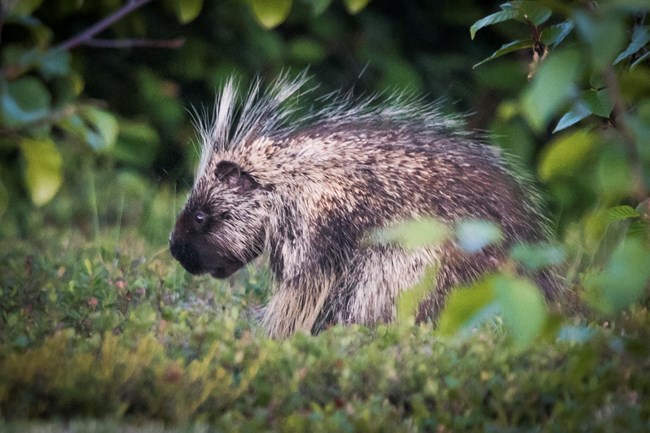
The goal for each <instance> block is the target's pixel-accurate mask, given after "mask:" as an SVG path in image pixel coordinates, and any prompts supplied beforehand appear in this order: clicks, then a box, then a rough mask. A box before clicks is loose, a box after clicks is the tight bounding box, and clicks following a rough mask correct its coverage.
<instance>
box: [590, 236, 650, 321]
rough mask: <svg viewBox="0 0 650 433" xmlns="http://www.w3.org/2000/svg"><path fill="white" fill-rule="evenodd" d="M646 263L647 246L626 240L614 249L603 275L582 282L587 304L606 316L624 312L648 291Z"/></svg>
mask: <svg viewBox="0 0 650 433" xmlns="http://www.w3.org/2000/svg"><path fill="white" fill-rule="evenodd" d="M648 263H650V251H649V250H648V248H647V245H646V244H645V243H644V242H643V241H641V240H638V239H635V238H629V239H626V240H625V241H624V242H623V243H622V244H621V245H619V246H618V247H617V248H616V250H615V251H614V253H613V254H612V256H611V257H610V259H609V261H608V263H607V265H606V266H605V268H604V269H603V270H602V272H600V273H597V274H589V275H588V276H587V277H586V278H585V281H584V284H585V287H586V288H587V293H586V298H587V301H588V302H589V303H590V304H591V305H592V306H593V307H595V308H597V309H598V310H600V311H602V312H603V313H606V314H613V313H615V312H617V311H619V310H622V309H624V308H627V307H628V306H629V305H630V304H631V303H633V302H634V301H636V300H637V299H638V298H639V297H640V296H641V295H642V294H643V292H644V291H645V289H646V288H647V284H648V280H650V266H648Z"/></svg>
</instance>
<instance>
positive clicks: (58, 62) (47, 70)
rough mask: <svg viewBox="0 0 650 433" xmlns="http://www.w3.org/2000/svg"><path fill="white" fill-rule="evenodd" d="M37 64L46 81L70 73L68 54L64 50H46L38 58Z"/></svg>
mask: <svg viewBox="0 0 650 433" xmlns="http://www.w3.org/2000/svg"><path fill="white" fill-rule="evenodd" d="M38 64H39V66H40V70H41V73H42V74H43V77H44V78H46V79H50V78H53V77H60V76H63V75H66V74H68V73H69V72H70V53H69V52H68V51H65V50H47V51H45V52H44V53H42V54H41V55H40V56H39V59H38Z"/></svg>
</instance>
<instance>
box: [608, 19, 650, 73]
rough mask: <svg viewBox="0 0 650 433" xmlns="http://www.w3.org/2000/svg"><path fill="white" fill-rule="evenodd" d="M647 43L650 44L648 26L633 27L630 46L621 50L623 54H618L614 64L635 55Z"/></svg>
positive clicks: (649, 29)
mask: <svg viewBox="0 0 650 433" xmlns="http://www.w3.org/2000/svg"><path fill="white" fill-rule="evenodd" d="M648 42H650V28H649V27H648V26H637V27H635V28H634V31H633V32H632V40H631V42H630V45H628V46H627V48H625V50H623V52H622V53H621V54H619V55H618V57H616V59H615V60H614V64H617V63H619V62H621V61H622V60H625V59H627V58H628V57H631V56H632V55H634V54H636V53H637V52H638V51H639V50H640V49H641V48H643V47H644V46H645V44H647V43H648Z"/></svg>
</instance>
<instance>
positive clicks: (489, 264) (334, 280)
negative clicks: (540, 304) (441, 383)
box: [170, 76, 560, 338]
mask: <svg viewBox="0 0 650 433" xmlns="http://www.w3.org/2000/svg"><path fill="white" fill-rule="evenodd" d="M305 86H306V79H305V78H304V76H302V77H299V78H297V79H293V80H292V79H288V78H286V77H285V78H281V79H279V80H278V81H276V82H275V83H274V84H273V85H272V86H271V87H270V88H269V90H268V91H266V92H262V91H261V90H260V86H259V83H256V84H254V85H253V86H252V87H251V88H250V89H249V92H248V94H246V95H244V97H243V98H241V101H240V100H239V98H240V96H239V95H238V91H237V86H236V85H235V84H234V81H233V80H231V81H229V82H228V83H227V84H226V86H225V87H224V89H223V91H222V92H221V94H220V96H219V98H218V100H217V105H216V107H215V115H214V119H213V120H212V121H211V122H210V123H202V124H201V125H199V129H200V133H201V139H202V153H201V159H200V163H199V168H198V170H197V174H196V178H195V183H194V186H193V188H192V191H191V193H190V195H189V198H188V200H187V203H186V205H185V207H184V209H183V210H182V211H181V213H180V215H179V217H178V220H177V222H176V226H175V228H174V230H173V232H172V234H171V236H170V247H171V252H172V255H173V256H174V257H175V258H176V259H177V260H179V261H180V263H181V264H182V265H183V267H184V268H185V269H186V270H188V271H189V272H191V273H194V274H202V273H210V274H211V275H212V276H214V277H216V278H225V277H228V276H230V275H231V274H233V273H234V272H235V271H237V270H238V269H240V268H241V267H243V266H244V265H245V264H246V263H249V262H250V261H252V260H254V259H255V258H256V257H258V256H260V255H262V254H264V253H265V255H268V261H269V267H270V270H271V273H272V277H273V287H272V294H271V298H270V301H269V303H268V305H267V306H266V307H265V308H264V310H263V313H262V315H263V317H262V322H263V324H264V326H265V327H266V328H267V330H268V332H269V334H270V335H271V336H273V337H277V338H283V337H287V336H289V335H291V334H292V333H294V332H295V331H298V330H302V331H307V332H313V333H316V332H318V331H320V330H321V329H322V328H323V327H326V326H330V325H332V324H348V323H362V324H374V323H380V322H389V321H391V320H393V319H394V318H395V312H396V300H397V298H398V296H399V294H400V293H402V292H403V291H404V290H406V289H408V288H410V287H412V286H414V285H415V284H417V283H418V282H419V281H420V280H421V278H422V276H423V275H424V273H425V271H426V269H427V268H428V267H429V266H430V265H435V266H437V268H438V272H437V275H436V284H435V287H432V289H431V292H430V293H429V295H428V296H427V297H426V298H425V300H424V301H423V302H422V304H421V305H420V308H419V312H418V318H419V319H424V318H427V317H434V318H435V315H436V314H437V312H438V311H439V310H440V307H441V305H442V304H443V302H444V299H445V296H446V294H447V292H448V291H449V289H450V288H452V287H454V286H456V285H459V284H463V283H468V282H471V281H472V280H474V279H476V278H477V277H479V276H480V275H481V274H483V273H485V272H486V271H490V270H494V269H496V268H497V267H499V266H500V265H501V264H502V263H503V262H504V260H505V258H506V255H507V251H508V248H509V247H510V246H512V245H513V244H514V243H517V242H536V241H542V240H545V239H547V237H548V232H547V229H546V224H545V221H544V218H543V217H542V216H541V215H540V210H539V206H538V198H537V196H536V194H535V193H534V191H533V190H531V188H530V187H529V186H528V185H527V182H526V181H522V180H521V177H520V176H517V175H515V174H513V171H512V170H511V168H509V167H508V166H507V165H506V163H505V162H504V159H503V157H502V156H501V154H500V152H499V151H498V150H497V149H496V148H494V147H491V146H488V145H486V144H483V143H482V142H481V141H480V140H479V139H475V138H473V137H472V136H471V135H470V134H467V133H463V132H460V131H461V129H460V128H459V125H458V123H459V122H458V121H456V120H454V119H452V118H450V117H448V116H444V115H441V114H440V113H439V112H438V110H437V108H436V107H435V106H434V105H426V104H422V103H419V102H417V101H404V100H400V98H389V100H388V101H386V102H384V103H379V104H377V105H375V104H374V102H373V101H370V100H368V101H361V102H358V101H357V102H355V101H353V100H352V99H350V98H342V97H339V98H332V101H331V102H330V103H329V104H328V105H327V107H326V108H325V109H322V110H317V111H312V112H310V113H308V114H306V115H303V116H301V117H299V118H296V117H297V116H296V111H295V110H294V108H293V107H295V102H296V100H297V99H298V98H299V97H300V93H301V91H303V90H304V88H305ZM423 217H433V218H436V219H438V220H440V221H442V222H444V223H448V224H454V223H456V222H458V221H463V220H468V219H483V220H489V221H493V222H495V223H496V224H498V225H499V226H500V227H501V230H502V233H503V241H502V242H500V243H498V244H497V245H491V246H488V247H486V248H484V249H482V250H480V251H479V252H476V253H471V254H470V253H467V252H465V251H462V250H461V249H460V248H458V247H457V246H456V245H455V244H454V242H453V241H448V242H445V243H444V244H442V245H439V246H436V247H430V248H422V249H417V250H407V249H404V248H403V247H401V246H400V245H392V244H378V243H373V242H368V233H369V232H372V231H373V230H375V229H378V228H382V227H386V226H389V225H392V224H394V223H398V222H400V221H405V220H410V219H413V218H423ZM535 278H536V279H537V281H538V283H539V285H540V286H541V287H542V289H543V290H544V293H545V295H546V297H547V299H553V298H554V297H555V295H556V294H557V292H558V291H559V290H560V285H559V284H558V281H557V279H556V278H555V277H554V276H553V275H552V273H551V272H550V271H541V272H540V273H538V274H537V275H535Z"/></svg>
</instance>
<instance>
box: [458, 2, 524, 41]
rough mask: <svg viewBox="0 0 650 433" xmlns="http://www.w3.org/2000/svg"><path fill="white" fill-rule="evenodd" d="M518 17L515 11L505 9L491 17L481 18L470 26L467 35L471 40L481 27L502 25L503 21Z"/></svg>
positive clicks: (517, 12)
mask: <svg viewBox="0 0 650 433" xmlns="http://www.w3.org/2000/svg"><path fill="white" fill-rule="evenodd" d="M518 16H519V11H517V10H515V9H506V10H501V11H499V12H495V13H493V14H492V15H488V16H486V17H485V18H481V19H480V20H478V21H476V22H475V23H474V24H472V27H470V28H469V34H470V37H471V38H472V39H474V36H476V32H478V31H479V30H481V29H482V28H483V27H487V26H491V25H493V24H497V23H502V22H504V21H508V20H513V19H515V18H517V17H518Z"/></svg>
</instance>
